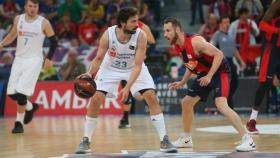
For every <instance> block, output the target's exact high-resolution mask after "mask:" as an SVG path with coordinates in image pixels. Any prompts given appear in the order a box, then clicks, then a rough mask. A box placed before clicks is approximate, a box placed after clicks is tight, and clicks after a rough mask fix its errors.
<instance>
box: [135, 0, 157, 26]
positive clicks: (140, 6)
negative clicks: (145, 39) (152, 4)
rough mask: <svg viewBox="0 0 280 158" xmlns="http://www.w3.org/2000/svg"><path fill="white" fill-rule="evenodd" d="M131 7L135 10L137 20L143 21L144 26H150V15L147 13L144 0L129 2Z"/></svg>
mask: <svg viewBox="0 0 280 158" xmlns="http://www.w3.org/2000/svg"><path fill="white" fill-rule="evenodd" d="M131 3H132V6H133V7H135V8H137V10H138V12H139V13H138V16H139V20H141V21H143V22H144V23H145V24H148V25H149V24H150V23H151V20H153V16H152V14H151V13H150V12H149V7H148V4H147V3H145V1H144V0H131Z"/></svg>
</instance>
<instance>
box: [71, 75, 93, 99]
mask: <svg viewBox="0 0 280 158" xmlns="http://www.w3.org/2000/svg"><path fill="white" fill-rule="evenodd" d="M74 90H75V93H76V95H77V96H79V97H81V98H90V97H92V96H93V95H94V93H95V92H96V84H95V82H94V80H93V79H92V78H91V77H90V76H88V75H81V76H79V77H78V78H76V79H75V81H74Z"/></svg>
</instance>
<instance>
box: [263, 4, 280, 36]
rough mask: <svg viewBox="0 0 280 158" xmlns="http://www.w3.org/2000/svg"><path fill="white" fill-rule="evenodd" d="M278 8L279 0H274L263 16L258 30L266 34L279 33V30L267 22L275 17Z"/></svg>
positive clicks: (279, 5)
mask: <svg viewBox="0 0 280 158" xmlns="http://www.w3.org/2000/svg"><path fill="white" fill-rule="evenodd" d="M279 8H280V0H276V1H275V2H273V3H272V4H271V5H270V7H269V8H268V10H267V11H266V13H265V14H264V16H263V19H262V20H261V22H260V24H259V27H260V30H262V31H264V32H267V33H277V32H280V29H279V28H276V27H274V26H272V25H270V24H269V22H270V21H271V20H272V19H273V17H274V16H275V14H276V12H277V10H278V9H279Z"/></svg>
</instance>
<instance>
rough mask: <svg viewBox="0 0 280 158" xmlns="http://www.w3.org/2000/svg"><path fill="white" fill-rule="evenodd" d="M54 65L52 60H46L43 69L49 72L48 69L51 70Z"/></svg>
mask: <svg viewBox="0 0 280 158" xmlns="http://www.w3.org/2000/svg"><path fill="white" fill-rule="evenodd" d="M52 65H53V62H52V61H51V60H50V59H47V58H46V59H45V61H44V66H43V68H44V70H47V69H49V68H51V67H52Z"/></svg>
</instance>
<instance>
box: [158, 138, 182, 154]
mask: <svg viewBox="0 0 280 158" xmlns="http://www.w3.org/2000/svg"><path fill="white" fill-rule="evenodd" d="M160 151H161V152H166V153H176V152H178V151H177V149H176V147H175V146H174V145H173V144H171V143H170V141H169V139H168V136H167V135H165V136H164V137H163V140H162V141H161V142H160Z"/></svg>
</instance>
